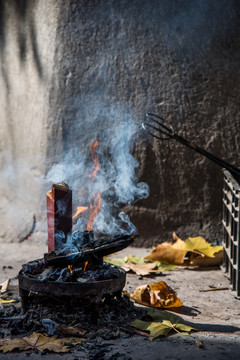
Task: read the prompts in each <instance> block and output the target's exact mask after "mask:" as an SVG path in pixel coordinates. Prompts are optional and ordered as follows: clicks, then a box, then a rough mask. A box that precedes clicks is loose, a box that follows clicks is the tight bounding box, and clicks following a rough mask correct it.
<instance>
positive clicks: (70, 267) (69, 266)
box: [68, 265, 73, 275]
mask: <svg viewBox="0 0 240 360" xmlns="http://www.w3.org/2000/svg"><path fill="white" fill-rule="evenodd" d="M68 269H69V271H70V274H71V275H72V274H73V266H72V265H68Z"/></svg>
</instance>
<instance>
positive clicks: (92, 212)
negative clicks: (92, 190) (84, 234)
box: [87, 192, 102, 231]
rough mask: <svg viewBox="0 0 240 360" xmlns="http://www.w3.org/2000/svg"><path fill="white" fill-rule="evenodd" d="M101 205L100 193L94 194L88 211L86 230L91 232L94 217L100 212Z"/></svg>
mask: <svg viewBox="0 0 240 360" xmlns="http://www.w3.org/2000/svg"><path fill="white" fill-rule="evenodd" d="M101 204H102V198H101V195H100V193H99V192H98V193H97V194H95V196H94V199H93V201H92V203H91V205H90V209H89V220H88V223H87V230H88V231H91V230H92V229H93V224H94V220H95V217H96V216H97V214H98V213H99V211H100V208H101Z"/></svg>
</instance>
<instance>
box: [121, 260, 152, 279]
mask: <svg viewBox="0 0 240 360" xmlns="http://www.w3.org/2000/svg"><path fill="white" fill-rule="evenodd" d="M156 267H157V263H156V262H151V263H147V264H146V263H145V264H143V265H135V264H133V263H132V262H130V261H128V262H127V263H126V264H125V265H123V266H122V268H123V269H124V270H126V271H129V270H132V271H133V272H135V273H136V274H137V275H142V276H145V275H149V274H151V273H153V272H159V270H154V269H156Z"/></svg>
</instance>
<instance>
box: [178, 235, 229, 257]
mask: <svg viewBox="0 0 240 360" xmlns="http://www.w3.org/2000/svg"><path fill="white" fill-rule="evenodd" d="M222 249H223V247H222V246H211V244H209V243H208V242H207V241H206V240H205V239H204V238H203V237H201V236H197V237H194V238H191V237H189V238H187V239H186V240H185V250H187V251H194V250H195V251H198V252H200V253H202V254H204V255H206V256H208V257H214V254H215V253H217V252H219V251H221V250H222Z"/></svg>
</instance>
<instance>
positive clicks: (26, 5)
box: [0, 0, 43, 93]
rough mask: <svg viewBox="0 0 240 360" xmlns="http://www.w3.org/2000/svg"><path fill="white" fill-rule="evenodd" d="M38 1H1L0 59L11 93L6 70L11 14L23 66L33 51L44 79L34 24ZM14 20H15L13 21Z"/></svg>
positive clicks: (36, 64)
mask: <svg viewBox="0 0 240 360" xmlns="http://www.w3.org/2000/svg"><path fill="white" fill-rule="evenodd" d="M36 4H37V2H36V1H28V0H11V1H5V0H0V59H1V70H2V74H3V79H4V82H5V85H6V88H7V93H9V90H10V88H9V79H8V74H7V71H6V69H5V66H4V63H5V50H6V45H7V34H6V25H7V22H8V19H9V18H10V17H9V16H8V14H9V13H11V14H13V15H14V17H13V16H11V20H10V21H16V29H17V39H16V40H17V43H18V49H19V59H20V62H21V64H22V65H24V63H25V60H26V54H27V52H30V50H31V51H32V54H33V60H34V64H35V66H36V70H37V73H38V76H39V78H40V79H42V78H43V68H42V63H41V59H40V55H39V48H38V44H37V34H36V26H35V22H34V16H33V10H34V7H35V6H36ZM13 19H14V20H13Z"/></svg>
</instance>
